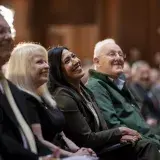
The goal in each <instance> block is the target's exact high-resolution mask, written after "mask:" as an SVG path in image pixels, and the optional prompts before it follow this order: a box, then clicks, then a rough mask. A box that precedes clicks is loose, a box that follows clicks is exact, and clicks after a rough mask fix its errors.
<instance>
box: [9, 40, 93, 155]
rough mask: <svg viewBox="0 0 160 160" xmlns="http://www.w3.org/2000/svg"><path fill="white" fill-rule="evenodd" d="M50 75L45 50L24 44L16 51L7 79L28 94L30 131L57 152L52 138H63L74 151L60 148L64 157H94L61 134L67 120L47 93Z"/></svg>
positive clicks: (12, 57) (10, 60) (35, 45)
mask: <svg viewBox="0 0 160 160" xmlns="http://www.w3.org/2000/svg"><path fill="white" fill-rule="evenodd" d="M48 73H49V66H48V53H47V51H46V49H45V48H44V47H42V46H41V45H38V44H33V43H22V44H18V45H17V46H16V47H15V48H14V49H13V51H12V54H11V57H10V59H9V61H8V65H7V68H6V77H7V78H8V79H9V80H10V81H12V82H13V83H14V84H15V85H17V86H18V88H20V89H21V90H22V91H24V92H25V97H26V99H27V106H28V113H29V114H28V115H29V120H30V122H31V128H32V130H33V133H34V134H35V135H36V136H37V138H38V139H39V141H40V142H41V143H42V144H44V145H45V146H47V147H48V148H49V149H51V150H52V151H54V150H56V149H58V148H57V146H55V145H54V144H53V143H51V142H52V141H53V139H54V138H55V137H57V138H58V139H57V141H58V140H59V138H61V137H62V138H63V137H64V139H65V140H66V141H67V142H68V143H67V144H68V146H69V149H70V150H71V152H69V151H66V150H63V149H60V155H61V156H64V157H66V156H75V155H89V156H90V155H94V152H93V151H92V150H91V149H87V148H81V149H80V148H79V147H78V146H76V145H75V144H74V143H73V142H71V141H70V140H69V139H67V137H65V135H64V134H63V133H61V132H62V130H63V125H64V117H63V114H62V113H61V111H60V110H59V109H58V108H57V106H56V102H55V101H54V100H53V99H52V97H51V95H50V94H49V92H48V90H47V87H46V82H47V81H48ZM50 112H51V113H50ZM58 133H59V134H58ZM60 140H61V139H60ZM57 141H56V142H57ZM59 145H61V143H60V144H59ZM61 147H63V146H61Z"/></svg>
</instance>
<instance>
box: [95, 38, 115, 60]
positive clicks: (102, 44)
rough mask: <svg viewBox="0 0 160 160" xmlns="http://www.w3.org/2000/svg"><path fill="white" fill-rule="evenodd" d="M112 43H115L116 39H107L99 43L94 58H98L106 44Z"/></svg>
mask: <svg viewBox="0 0 160 160" xmlns="http://www.w3.org/2000/svg"><path fill="white" fill-rule="evenodd" d="M110 43H115V40H114V39H111V38H108V39H105V40H103V41H99V42H98V43H96V45H95V47H94V56H93V57H94V58H96V57H98V56H99V55H100V52H101V49H102V47H103V46H104V45H106V44H110Z"/></svg>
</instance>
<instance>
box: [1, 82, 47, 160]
mask: <svg viewBox="0 0 160 160" xmlns="http://www.w3.org/2000/svg"><path fill="white" fill-rule="evenodd" d="M9 87H10V89H11V92H12V95H13V97H14V99H15V102H16V104H17V106H18V108H19V109H20V111H21V113H22V115H23V117H24V118H25V120H26V122H27V123H28V124H29V121H28V118H27V111H26V108H27V106H26V103H25V98H24V96H23V91H20V90H19V89H18V88H17V87H16V86H14V85H13V84H12V83H11V82H9ZM0 112H1V114H0V120H1V123H0V155H2V157H3V158H4V159H7V160H8V159H10V158H11V159H14V158H15V159H23V160H28V159H30V160H37V159H38V155H36V154H34V153H32V152H31V151H30V150H27V149H25V148H24V147H23V141H22V139H21V135H20V132H19V129H18V122H17V120H16V118H15V115H14V114H13V111H12V109H11V107H10V105H9V103H8V100H7V99H6V96H5V95H4V94H2V93H0ZM36 144H37V148H38V151H39V153H40V155H44V154H43V151H44V149H45V147H44V146H43V145H42V144H40V142H38V140H36ZM45 150H46V149H45Z"/></svg>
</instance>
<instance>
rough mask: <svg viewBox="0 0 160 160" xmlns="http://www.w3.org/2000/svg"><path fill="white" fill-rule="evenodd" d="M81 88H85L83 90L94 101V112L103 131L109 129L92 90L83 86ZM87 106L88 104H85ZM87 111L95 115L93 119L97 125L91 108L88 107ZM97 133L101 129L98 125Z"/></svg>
mask: <svg viewBox="0 0 160 160" xmlns="http://www.w3.org/2000/svg"><path fill="white" fill-rule="evenodd" d="M81 87H82V88H83V90H85V91H86V92H87V93H88V94H89V96H90V97H91V100H92V104H93V105H92V107H93V108H94V110H95V112H96V113H97V116H98V119H99V124H100V127H101V128H102V129H107V128H108V127H107V124H106V122H105V121H104V119H103V117H102V114H101V112H100V110H99V108H98V106H97V103H96V101H95V99H94V96H93V95H92V93H91V92H90V90H89V89H87V88H86V87H85V86H84V85H83V84H82V85H81ZM82 103H84V102H83V101H82ZM85 105H86V104H85ZM87 109H88V110H89V111H90V112H91V114H92V115H93V117H94V122H95V124H97V123H96V118H95V116H94V114H93V113H92V111H91V110H90V108H89V107H88V106H87ZM95 129H96V130H97V131H99V127H98V126H97V125H96V128H95Z"/></svg>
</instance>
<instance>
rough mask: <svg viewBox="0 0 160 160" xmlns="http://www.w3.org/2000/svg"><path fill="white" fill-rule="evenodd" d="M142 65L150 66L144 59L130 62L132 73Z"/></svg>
mask: <svg viewBox="0 0 160 160" xmlns="http://www.w3.org/2000/svg"><path fill="white" fill-rule="evenodd" d="M144 65H145V66H148V67H150V66H149V64H148V63H147V62H146V61H144V60H139V61H136V62H134V63H133V64H132V68H131V70H132V74H135V73H136V72H137V70H138V69H139V68H140V67H142V66H144Z"/></svg>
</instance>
